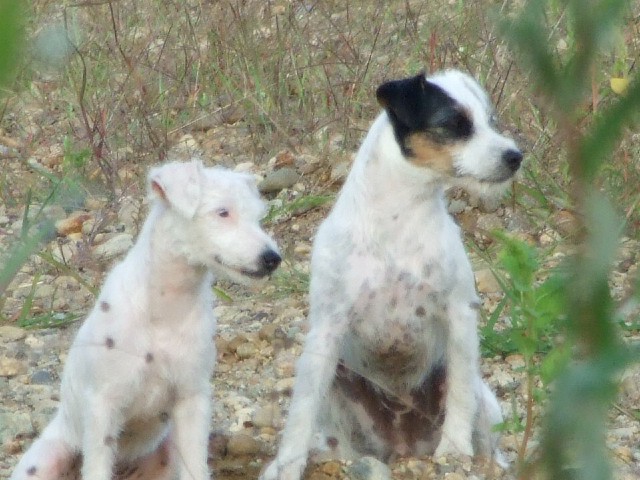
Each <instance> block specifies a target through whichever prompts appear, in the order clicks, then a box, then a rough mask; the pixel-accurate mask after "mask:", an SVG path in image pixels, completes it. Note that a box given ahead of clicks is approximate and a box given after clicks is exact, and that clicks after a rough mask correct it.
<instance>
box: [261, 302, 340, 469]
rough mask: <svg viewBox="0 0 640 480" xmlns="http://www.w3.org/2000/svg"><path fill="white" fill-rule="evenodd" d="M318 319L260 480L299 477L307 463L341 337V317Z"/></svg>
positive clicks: (331, 377) (334, 367)
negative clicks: (275, 445)
mask: <svg viewBox="0 0 640 480" xmlns="http://www.w3.org/2000/svg"><path fill="white" fill-rule="evenodd" d="M324 315H326V312H324ZM337 318H340V317H337ZM317 320H319V319H317V318H316V319H314V321H315V325H314V326H312V328H311V330H310V331H309V334H308V336H307V340H306V343H305V347H304V351H303V352H302V355H301V356H300V359H299V360H298V363H297V365H296V381H295V386H294V389H293V398H292V399H291V406H290V408H289V415H288V418H287V423H286V426H285V429H284V432H283V434H282V440H281V444H280V448H279V449H278V455H277V456H276V458H275V460H274V461H273V462H272V463H271V465H269V466H268V467H267V469H266V470H265V472H264V473H263V474H262V476H261V477H260V478H261V480H276V479H277V480H298V479H300V478H301V476H302V473H303V471H304V468H305V466H306V464H307V459H308V456H309V449H310V447H311V440H312V437H313V434H314V433H315V432H314V428H315V426H316V420H317V417H318V412H319V410H320V407H321V404H322V401H323V400H324V397H325V396H326V394H327V392H328V390H329V387H330V385H331V382H332V380H333V378H334V375H335V371H336V365H337V363H338V346H339V341H340V338H342V328H341V327H342V325H339V323H340V322H339V321H334V322H332V319H330V318H326V319H322V320H321V321H319V322H318V321H317Z"/></svg>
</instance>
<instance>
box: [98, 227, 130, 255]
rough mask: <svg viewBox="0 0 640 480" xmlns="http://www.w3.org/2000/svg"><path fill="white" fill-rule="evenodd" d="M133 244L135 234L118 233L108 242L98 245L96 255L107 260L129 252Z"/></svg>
mask: <svg viewBox="0 0 640 480" xmlns="http://www.w3.org/2000/svg"><path fill="white" fill-rule="evenodd" d="M132 246H133V235H131V234H130V233H118V234H116V235H114V236H113V237H111V238H110V239H108V240H107V241H106V242H104V243H102V244H100V245H96V246H95V247H94V249H93V253H94V255H96V256H97V257H100V258H103V259H105V260H107V259H112V258H115V257H117V256H120V255H122V254H124V253H125V252H127V251H128V250H129V249H130V248H131V247H132Z"/></svg>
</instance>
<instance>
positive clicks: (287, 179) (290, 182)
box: [258, 167, 300, 193]
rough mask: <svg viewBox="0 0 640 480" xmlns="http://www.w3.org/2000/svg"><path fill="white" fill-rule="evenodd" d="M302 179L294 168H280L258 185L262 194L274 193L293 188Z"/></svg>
mask: <svg viewBox="0 0 640 480" xmlns="http://www.w3.org/2000/svg"><path fill="white" fill-rule="evenodd" d="M299 179H300V174H299V173H298V172H296V170H295V169H294V168H287V167H285V168H280V169H279V170H274V171H273V172H270V173H268V174H267V176H266V177H264V180H262V181H261V182H260V183H259V184H258V190H260V192H262V193H274V192H279V191H280V190H284V189H285V188H291V187H292V186H294V185H295V184H296V183H297V182H298V180H299Z"/></svg>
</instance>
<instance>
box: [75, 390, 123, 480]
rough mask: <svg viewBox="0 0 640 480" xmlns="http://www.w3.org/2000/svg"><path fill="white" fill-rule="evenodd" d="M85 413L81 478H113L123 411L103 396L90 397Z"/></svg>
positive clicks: (95, 479)
mask: <svg viewBox="0 0 640 480" xmlns="http://www.w3.org/2000/svg"><path fill="white" fill-rule="evenodd" d="M86 405H87V408H86V410H85V412H84V417H85V418H84V420H83V425H84V432H83V436H82V443H83V449H82V452H83V455H84V458H83V461H82V478H83V479H89V478H90V479H91V480H111V477H112V474H113V467H114V464H115V457H116V448H117V446H118V435H119V434H120V431H121V430H122V425H123V420H122V412H121V411H120V409H119V408H118V406H116V405H114V404H113V402H110V401H109V400H107V398H105V397H104V396H103V395H100V394H97V393H96V394H94V395H91V396H89V398H88V400H87V402H86Z"/></svg>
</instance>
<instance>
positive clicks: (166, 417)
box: [160, 412, 169, 423]
mask: <svg viewBox="0 0 640 480" xmlns="http://www.w3.org/2000/svg"><path fill="white" fill-rule="evenodd" d="M160 421H161V422H162V423H167V422H168V421H169V414H168V413H167V412H161V413H160Z"/></svg>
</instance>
